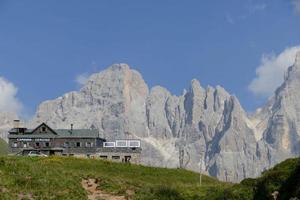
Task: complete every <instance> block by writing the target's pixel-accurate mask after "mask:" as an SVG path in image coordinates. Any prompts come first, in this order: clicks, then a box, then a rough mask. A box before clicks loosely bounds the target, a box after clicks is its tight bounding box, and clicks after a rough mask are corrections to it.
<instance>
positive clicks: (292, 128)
mask: <svg viewBox="0 0 300 200" xmlns="http://www.w3.org/2000/svg"><path fill="white" fill-rule="evenodd" d="M299 89H300V52H299V53H298V54H297V56H296V61H295V64H294V65H293V66H291V67H289V69H288V71H287V73H286V74H285V80H284V83H283V84H282V85H281V86H280V87H279V88H278V89H277V90H276V92H275V95H274V97H273V98H272V99H271V100H270V101H269V102H268V103H267V105H266V106H265V107H264V108H263V109H261V110H259V111H258V112H257V114H256V116H255V117H256V118H257V119H261V120H260V124H261V126H262V127H264V128H260V129H261V130H263V131H262V132H260V133H259V134H260V135H261V136H262V139H263V141H265V143H266V145H267V146H268V151H269V153H268V154H269V155H268V156H269V157H270V159H269V160H270V162H271V163H270V164H271V165H274V164H276V163H278V162H280V161H282V160H285V159H286V158H289V157H296V156H299V155H300V104H299V99H300V90H299Z"/></svg>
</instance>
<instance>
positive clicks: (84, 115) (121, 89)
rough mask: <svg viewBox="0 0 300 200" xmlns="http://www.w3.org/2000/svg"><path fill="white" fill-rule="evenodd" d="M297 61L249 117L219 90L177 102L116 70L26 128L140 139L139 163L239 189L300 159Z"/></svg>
mask: <svg viewBox="0 0 300 200" xmlns="http://www.w3.org/2000/svg"><path fill="white" fill-rule="evenodd" d="M298 88H300V53H298V54H297V57H296V62H295V64H294V65H293V66H291V67H290V68H289V70H288V72H287V73H286V76H285V81H284V83H283V84H282V85H281V86H280V87H279V88H278V89H277V91H276V93H275V94H274V96H273V97H272V98H271V99H270V100H269V101H268V102H267V104H266V105H265V106H264V107H262V108H260V109H258V110H257V112H256V113H255V114H252V115H249V114H247V113H246V112H245V110H244V109H243V108H242V106H241V105H240V102H239V100H238V99H237V98H236V97H235V96H233V95H231V94H229V93H228V92H227V91H226V90H225V89H224V88H222V87H221V86H216V87H211V86H208V87H207V88H204V87H202V86H201V84H200V83H199V81H198V80H192V81H191V84H190V87H189V89H188V90H187V91H184V92H183V94H182V95H180V96H175V95H172V94H171V93H170V92H169V91H168V90H167V89H166V88H163V87H161V86H155V87H153V88H151V89H149V88H148V86H147V84H146V83H145V81H144V80H143V78H142V76H141V74H140V73H139V72H137V71H135V70H133V69H130V67H129V66H128V65H126V64H115V65H112V66H111V67H109V68H108V69H106V70H104V71H102V72H100V73H96V74H93V75H91V76H90V78H89V79H88V81H87V82H86V84H85V85H84V86H83V87H82V88H81V89H80V90H79V91H73V92H70V93H67V94H65V95H63V96H62V97H59V98H57V99H54V100H49V101H45V102H43V103H41V104H40V105H39V107H38V109H37V112H36V114H35V116H34V117H33V119H32V120H31V121H30V123H29V126H31V127H34V126H36V125H38V124H40V123H42V122H45V123H47V124H49V125H50V126H51V127H53V128H69V127H70V124H74V128H91V129H99V130H100V134H101V136H102V137H104V138H107V139H108V140H115V139H123V138H124V139H125V138H128V139H131V138H137V139H141V141H142V146H143V151H142V163H143V164H145V165H149V166H160V167H170V168H185V169H189V170H193V171H199V170H200V166H201V171H202V172H203V173H206V174H208V175H211V176H215V177H217V178H219V179H220V180H224V181H232V182H238V181H240V180H242V179H244V178H248V177H257V176H258V175H260V173H261V172H262V171H264V170H266V169H268V168H270V167H272V166H273V165H275V164H277V163H279V162H280V161H283V160H284V159H286V158H289V157H294V156H298V155H300V147H299V142H300V138H299V136H300V130H299V128H300V127H299V120H300V105H299V104H298V101H297V100H298V99H300V92H299V90H298Z"/></svg>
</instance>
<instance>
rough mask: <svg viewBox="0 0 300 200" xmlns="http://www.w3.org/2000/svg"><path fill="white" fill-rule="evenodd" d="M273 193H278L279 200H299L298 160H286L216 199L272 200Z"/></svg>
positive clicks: (299, 167)
mask: <svg viewBox="0 0 300 200" xmlns="http://www.w3.org/2000/svg"><path fill="white" fill-rule="evenodd" d="M275 191H278V192H279V193H280V200H290V199H296V198H298V199H300V158H295V159H288V160H286V161H284V162H282V163H280V164H278V165H276V166H275V167H274V168H272V169H270V170H268V171H266V172H264V173H263V174H262V176H261V177H260V178H257V179H245V180H244V181H242V182H241V184H237V185H234V186H232V187H231V188H228V189H225V191H224V193H223V194H222V195H220V196H219V198H217V199H220V200H221V199H223V200H226V199H228V200H229V199H230V200H254V199H255V200H265V199H273V198H272V193H273V192H275Z"/></svg>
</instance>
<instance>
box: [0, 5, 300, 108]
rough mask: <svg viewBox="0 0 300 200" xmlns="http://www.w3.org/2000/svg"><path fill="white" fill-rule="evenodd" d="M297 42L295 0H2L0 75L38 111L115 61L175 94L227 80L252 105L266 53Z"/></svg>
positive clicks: (246, 104)
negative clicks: (194, 81)
mask: <svg viewBox="0 0 300 200" xmlns="http://www.w3.org/2000/svg"><path fill="white" fill-rule="evenodd" d="M299 44H300V16H299V14H297V12H296V11H295V8H294V6H293V4H292V3H291V1H289V0H261V1H255V0H226V1H225V0H223V1H222V0H203V1H200V0H187V1H183V0H178V1H175V0H126V1H125V0H89V1H84V0H64V1H62V0H44V1H41V0H26V1H24V0H0V76H3V77H5V78H6V79H8V80H9V81H11V82H12V83H14V85H16V86H17V87H18V89H19V91H18V95H17V96H18V98H19V99H20V101H21V102H22V103H23V104H24V106H25V108H26V110H27V111H28V112H30V113H33V112H34V111H35V108H36V106H37V105H38V104H39V103H40V102H42V101H44V100H47V99H53V98H56V97H58V96H61V95H62V94H64V93H65V92H68V91H72V90H77V89H78V85H77V84H76V82H75V78H76V76H77V75H79V74H81V73H92V72H96V71H101V70H103V69H105V68H106V67H108V66H110V65H111V64H113V63H128V64H129V65H130V66H131V67H132V68H134V69H136V70H138V71H140V72H141V74H142V75H143V77H144V79H145V80H146V82H147V83H148V84H149V86H150V87H152V86H154V85H161V86H164V87H166V88H168V89H169V90H170V91H171V92H173V93H175V94H181V92H182V90H183V89H184V88H188V87H189V84H190V80H191V79H193V78H196V79H198V80H199V81H200V82H201V84H202V85H203V86H207V85H208V84H209V85H212V86H215V85H218V84H219V85H221V86H223V87H224V88H225V89H226V90H228V91H229V92H230V93H233V94H235V95H236V96H238V98H239V99H240V101H241V103H242V105H243V107H244V108H245V109H246V110H254V109H255V108H256V107H258V106H259V105H261V104H262V102H263V101H264V100H263V99H262V98H259V97H257V96H255V95H253V94H252V93H251V92H250V91H249V89H248V85H249V83H250V82H251V80H252V79H253V78H254V77H255V69H256V68H257V67H258V65H259V64H260V62H261V57H262V55H263V54H264V53H271V52H274V53H276V54H278V53H280V52H282V51H283V50H284V49H285V48H286V47H291V46H295V45H299Z"/></svg>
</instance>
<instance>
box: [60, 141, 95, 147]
mask: <svg viewBox="0 0 300 200" xmlns="http://www.w3.org/2000/svg"><path fill="white" fill-rule="evenodd" d="M64 147H65V148H68V147H77V148H79V147H87V148H92V147H94V143H93V142H85V143H83V142H65V143H64Z"/></svg>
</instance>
